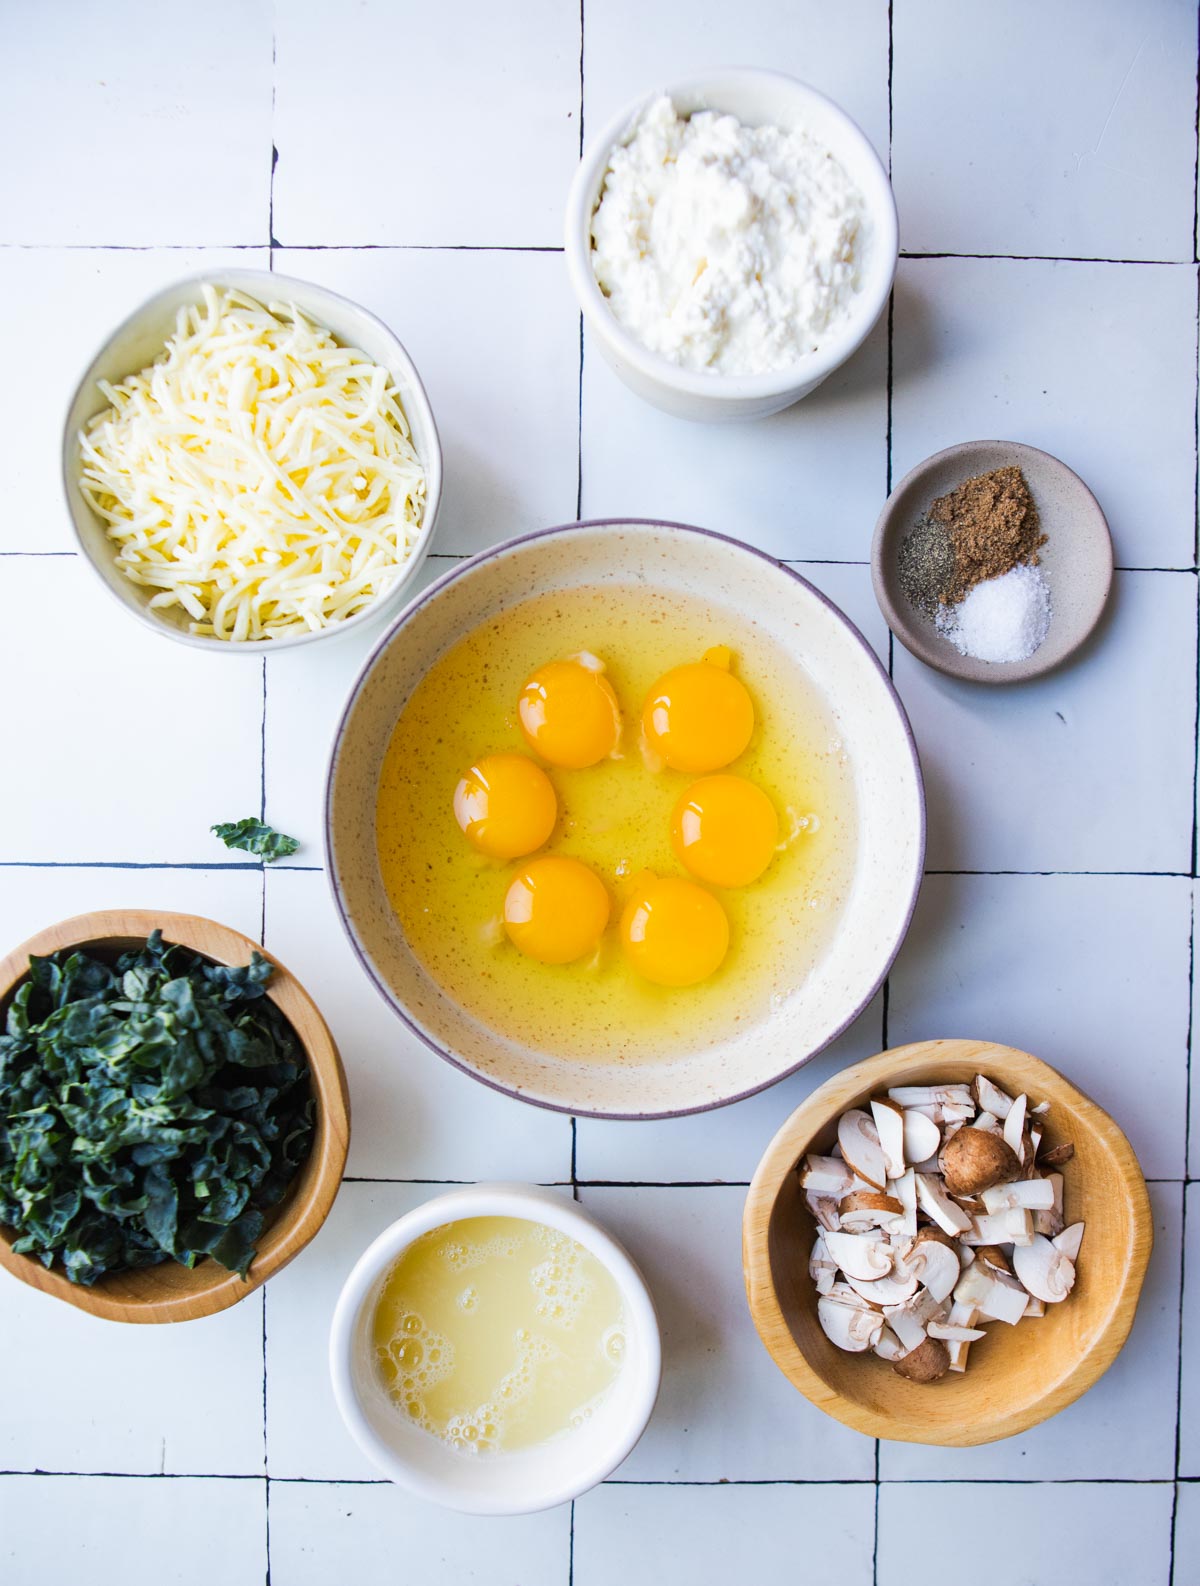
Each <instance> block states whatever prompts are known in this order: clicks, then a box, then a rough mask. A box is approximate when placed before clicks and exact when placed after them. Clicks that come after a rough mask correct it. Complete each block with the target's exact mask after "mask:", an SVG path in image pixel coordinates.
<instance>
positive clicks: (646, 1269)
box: [580, 1186, 874, 1481]
mask: <svg viewBox="0 0 1200 1586" xmlns="http://www.w3.org/2000/svg"><path fill="white" fill-rule="evenodd" d="M580 1200H581V1201H582V1203H583V1205H584V1206H585V1207H586V1208H587V1210H588V1211H590V1212H592V1213H594V1214H595V1215H596V1216H597V1217H599V1218H600V1219H601V1221H602V1222H603V1223H604V1224H605V1225H606V1226H607V1227H608V1228H610V1229H611V1230H612V1231H613V1233H615V1234H616V1236H617V1238H618V1239H620V1240H621V1242H622V1243H623V1244H624V1245H625V1246H626V1247H627V1248H628V1250H629V1253H630V1255H632V1257H633V1259H634V1260H635V1261H636V1262H637V1264H638V1266H639V1267H640V1268H641V1270H642V1272H643V1273H644V1274H645V1277H646V1281H647V1282H648V1283H649V1285H650V1288H651V1291H652V1292H653V1294H654V1300H655V1304H656V1305H657V1306H658V1313H659V1322H660V1325H661V1328H662V1339H663V1380H662V1389H661V1391H660V1393H659V1396H658V1406H657V1408H656V1409H655V1412H654V1415H653V1417H652V1418H651V1421H650V1425H649V1426H648V1427H647V1429H646V1432H645V1434H644V1435H643V1437H642V1440H641V1442H640V1443H639V1444H638V1446H637V1447H636V1448H635V1449H634V1450H633V1452H632V1454H630V1456H629V1458H628V1459H627V1460H626V1461H625V1463H624V1464H623V1465H622V1466H621V1467H620V1472H619V1474H620V1479H621V1480H623V1481H718V1480H725V1479H728V1480H731V1481H767V1480H789V1481H863V1480H868V1479H870V1477H871V1475H872V1473H873V1470H874V1444H873V1443H871V1442H869V1441H868V1440H867V1439H866V1438H865V1437H860V1436H859V1435H858V1434H857V1433H855V1432H851V1431H849V1430H848V1429H847V1428H845V1427H843V1426H841V1425H839V1424H838V1423H836V1422H834V1421H831V1420H830V1419H829V1418H828V1417H827V1416H825V1415H822V1413H821V1412H820V1411H819V1410H816V1409H814V1408H813V1406H812V1405H811V1404H809V1403H808V1401H807V1400H806V1399H803V1398H802V1397H801V1396H800V1395H799V1394H798V1393H797V1392H796V1390H795V1389H794V1388H793V1387H791V1385H790V1384H789V1383H788V1381H787V1379H786V1378H785V1377H784V1376H783V1375H782V1374H781V1373H780V1372H779V1371H778V1370H777V1369H776V1367H775V1365H774V1364H773V1363H772V1361H771V1358H770V1356H769V1355H768V1354H767V1352H766V1350H765V1349H764V1348H763V1346H762V1344H761V1343H760V1341H759V1338H758V1334H757V1333H756V1332H755V1331H754V1325H753V1323H752V1322H751V1320H750V1313H749V1311H748V1310H747V1308H746V1299H745V1294H744V1292H743V1288H742V1269H741V1218H742V1204H743V1202H744V1200H745V1191H744V1190H742V1189H732V1188H726V1187H723V1186H712V1187H705V1188H703V1189H690V1190H689V1189H593V1188H584V1189H583V1190H582V1191H581V1192H580Z"/></svg>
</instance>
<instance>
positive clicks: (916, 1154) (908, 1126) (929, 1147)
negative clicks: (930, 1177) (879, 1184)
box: [904, 1107, 942, 1162]
mask: <svg viewBox="0 0 1200 1586" xmlns="http://www.w3.org/2000/svg"><path fill="white" fill-rule="evenodd" d="M941 1144H942V1131H941V1130H940V1129H939V1128H938V1126H937V1124H936V1123H934V1121H933V1119H932V1118H927V1117H926V1116H925V1114H924V1113H923V1112H917V1111H916V1109H915V1108H911V1107H910V1108H907V1109H906V1110H905V1113H904V1157H905V1160H906V1161H908V1162H927V1161H929V1159H930V1158H931V1157H936V1156H937V1154H938V1151H939V1150H940V1148H941Z"/></svg>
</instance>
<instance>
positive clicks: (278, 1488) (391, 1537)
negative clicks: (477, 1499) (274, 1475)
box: [271, 1482, 571, 1586]
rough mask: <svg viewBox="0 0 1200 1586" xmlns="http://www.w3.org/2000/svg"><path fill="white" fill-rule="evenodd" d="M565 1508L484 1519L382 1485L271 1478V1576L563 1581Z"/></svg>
mask: <svg viewBox="0 0 1200 1586" xmlns="http://www.w3.org/2000/svg"><path fill="white" fill-rule="evenodd" d="M570 1551H571V1510H570V1507H569V1506H560V1507H559V1508H557V1509H552V1510H550V1511H549V1512H548V1513H545V1514H533V1515H521V1516H519V1517H517V1518H515V1519H501V1520H495V1519H482V1518H480V1517H479V1516H477V1515H468V1514H450V1513H449V1512H447V1511H444V1510H443V1511H438V1510H436V1509H431V1508H430V1507H429V1505H428V1504H424V1503H422V1502H421V1501H420V1500H419V1499H417V1498H410V1497H409V1496H408V1495H407V1494H406V1493H404V1492H402V1491H401V1490H400V1489H399V1488H398V1487H393V1486H392V1485H391V1483H390V1482H385V1483H384V1484H382V1485H381V1486H371V1487H339V1486H326V1485H324V1484H323V1483H318V1482H304V1483H292V1482H272V1483H271V1578H272V1580H275V1581H280V1582H281V1583H282V1586H328V1583H329V1582H330V1581H346V1582H366V1581H370V1580H378V1579H380V1578H383V1579H399V1580H402V1581H404V1582H405V1583H406V1586H407V1583H408V1582H410V1581H411V1582H412V1583H413V1586H460V1583H466V1582H476V1583H477V1586H564V1583H565V1582H566V1580H567V1576H568V1569H569V1562H570Z"/></svg>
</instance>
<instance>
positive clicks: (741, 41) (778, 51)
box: [584, 0, 888, 160]
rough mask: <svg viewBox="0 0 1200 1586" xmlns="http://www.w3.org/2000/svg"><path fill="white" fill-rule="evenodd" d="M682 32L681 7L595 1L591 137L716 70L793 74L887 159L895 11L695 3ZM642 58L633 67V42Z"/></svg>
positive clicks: (587, 78) (588, 110) (817, 1)
mask: <svg viewBox="0 0 1200 1586" xmlns="http://www.w3.org/2000/svg"><path fill="white" fill-rule="evenodd" d="M686 15H687V21H686V24H684V25H681V21H680V14H679V11H678V9H677V8H676V7H675V6H673V5H660V6H645V5H641V4H639V0H588V5H587V11H586V42H585V49H584V106H585V115H586V119H585V126H584V131H585V134H586V136H587V137H588V138H591V137H593V136H594V135H595V134H597V133H599V132H600V131H601V130H602V128H603V127H604V126H605V125H606V123H607V122H608V121H610V120H611V119H612V117H613V116H615V115H616V114H617V113H618V112H619V111H620V110H621V109H622V108H623V107H624V106H625V105H627V104H628V103H630V102H631V101H632V100H634V99H636V98H637V96H638V95H639V94H641V93H646V94H649V93H652V92H653V91H654V90H655V89H656V88H658V87H660V86H662V85H663V84H665V83H668V82H673V81H677V80H679V79H680V78H684V77H689V76H691V75H693V74H694V73H699V72H705V71H710V70H711V69H712V67H713V66H714V64H715V63H717V62H722V63H728V64H734V63H736V64H739V65H747V66H751V65H753V66H770V67H772V68H774V69H775V70H776V71H782V72H790V73H791V74H792V75H793V76H795V77H799V78H802V79H803V80H804V81H805V82H807V83H811V84H812V86H813V87H814V88H819V89H820V91H821V92H822V93H823V94H828V95H829V97H830V98H831V99H834V100H836V101H837V103H838V104H839V105H841V106H842V108H843V109H844V110H846V111H847V112H848V113H849V114H850V115H852V116H853V117H854V119H855V120H856V121H857V122H858V124H859V125H860V126H861V127H862V129H863V131H864V132H865V133H866V134H867V136H868V137H869V138H870V139H871V141H872V142H873V143H874V145H875V147H876V149H878V150H879V152H880V155H881V156H882V157H883V158H884V159H885V160H886V158H887V142H888V103H887V79H888V8H887V5H886V4H885V3H884V0H859V3H858V4H856V5H855V6H853V7H846V6H829V5H823V4H822V3H821V0H794V3H792V4H790V5H787V6H775V5H748V6H741V7H731V6H728V5H724V4H721V3H720V0H696V3H694V4H691V5H689V6H688V7H687V13H686ZM633 40H636V58H635V59H631V50H630V46H631V41H633Z"/></svg>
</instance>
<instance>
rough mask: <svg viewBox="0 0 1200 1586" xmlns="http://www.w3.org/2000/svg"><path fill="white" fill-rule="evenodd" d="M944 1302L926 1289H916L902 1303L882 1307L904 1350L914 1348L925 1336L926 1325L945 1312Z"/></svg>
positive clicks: (939, 1317)
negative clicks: (910, 1296) (908, 1298)
mask: <svg viewBox="0 0 1200 1586" xmlns="http://www.w3.org/2000/svg"><path fill="white" fill-rule="evenodd" d="M946 1310H947V1306H946V1304H945V1302H944V1301H943V1302H941V1303H939V1302H938V1301H937V1300H935V1299H934V1297H933V1295H932V1294H930V1292H929V1290H928V1289H918V1290H917V1292H916V1293H915V1294H914V1295H913V1297H912V1298H911V1299H910V1300H905V1302H904V1304H903V1305H889V1306H885V1307H884V1312H883V1314H884V1317H885V1318H886V1320H887V1324H888V1326H889V1327H890V1328H891V1329H892V1331H893V1332H894V1333H895V1335H896V1337H897V1338H898V1339H899V1340H900V1342H901V1343H902V1344H903V1345H904V1348H905V1351H906V1352H907V1351H908V1350H912V1349H916V1348H918V1346H919V1345H920V1344H921V1342H922V1340H923V1339H924V1337H925V1328H926V1325H927V1324H928V1323H929V1322H931V1321H933V1320H934V1319H935V1318H937V1319H938V1320H940V1319H941V1318H942V1317H943V1316H944V1315H945V1314H946Z"/></svg>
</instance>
